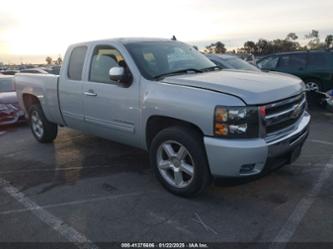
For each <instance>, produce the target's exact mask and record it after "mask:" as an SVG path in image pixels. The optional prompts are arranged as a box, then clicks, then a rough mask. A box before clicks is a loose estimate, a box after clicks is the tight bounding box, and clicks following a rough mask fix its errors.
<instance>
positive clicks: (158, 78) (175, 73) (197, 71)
mask: <svg viewBox="0 0 333 249" xmlns="http://www.w3.org/2000/svg"><path fill="white" fill-rule="evenodd" d="M188 72H195V73H202V72H203V70H201V69H196V68H186V69H182V70H178V71H174V72H169V73H162V74H159V75H156V76H154V79H155V80H160V79H162V78H164V77H167V76H172V75H177V74H184V73H188Z"/></svg>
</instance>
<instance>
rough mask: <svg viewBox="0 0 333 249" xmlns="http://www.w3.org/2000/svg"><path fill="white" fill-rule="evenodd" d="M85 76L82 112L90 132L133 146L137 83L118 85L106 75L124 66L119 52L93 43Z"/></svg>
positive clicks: (124, 62)
mask: <svg viewBox="0 0 333 249" xmlns="http://www.w3.org/2000/svg"><path fill="white" fill-rule="evenodd" d="M90 58H91V59H90V60H91V61H90V68H89V70H88V71H89V73H88V78H87V80H86V81H85V82H84V84H83V92H84V94H83V96H84V97H83V98H84V101H83V102H84V111H85V121H86V125H87V129H88V131H89V132H90V133H92V134H95V135H97V136H101V137H105V138H108V139H111V140H114V141H119V142H122V143H127V144H131V145H135V143H136V141H138V139H137V138H136V136H137V133H136V129H137V127H138V124H139V101H138V100H139V88H138V86H139V82H137V79H135V78H134V79H133V80H132V82H131V84H130V85H126V86H124V85H121V84H119V83H118V82H114V81H112V80H111V79H110V77H109V70H110V69H111V68H112V67H125V68H126V67H127V63H126V61H125V59H124V57H123V56H122V54H121V53H120V52H119V50H118V49H116V48H115V47H113V46H110V45H97V46H95V47H94V49H93V50H92V55H91V56H90ZM128 71H129V70H128Z"/></svg>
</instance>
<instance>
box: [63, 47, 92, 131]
mask: <svg viewBox="0 0 333 249" xmlns="http://www.w3.org/2000/svg"><path fill="white" fill-rule="evenodd" d="M87 50H88V48H87V46H77V47H73V48H72V49H70V50H69V51H68V53H70V57H69V59H68V60H67V61H65V64H64V65H63V69H64V71H63V72H62V73H61V75H60V80H59V102H60V109H61V111H62V115H63V117H64V120H65V122H66V125H67V126H69V127H71V128H75V129H79V130H85V126H84V109H83V95H82V91H83V83H82V75H83V71H84V70H83V69H84V64H85V60H86V54H87Z"/></svg>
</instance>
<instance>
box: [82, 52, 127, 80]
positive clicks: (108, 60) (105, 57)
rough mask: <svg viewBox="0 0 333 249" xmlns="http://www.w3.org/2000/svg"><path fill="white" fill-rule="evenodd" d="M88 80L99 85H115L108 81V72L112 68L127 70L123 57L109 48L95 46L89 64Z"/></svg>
mask: <svg viewBox="0 0 333 249" xmlns="http://www.w3.org/2000/svg"><path fill="white" fill-rule="evenodd" d="M90 65H91V66H90V74H89V80H90V81H94V82H101V83H115V82H113V81H112V80H111V79H110V76H109V71H110V69H111V68H113V67H124V68H125V70H126V69H127V65H126V63H125V60H124V57H123V56H122V55H121V54H120V52H119V51H118V50H117V49H115V48H113V47H110V46H97V47H96V48H95V50H94V54H93V56H92V59H91V64H90Z"/></svg>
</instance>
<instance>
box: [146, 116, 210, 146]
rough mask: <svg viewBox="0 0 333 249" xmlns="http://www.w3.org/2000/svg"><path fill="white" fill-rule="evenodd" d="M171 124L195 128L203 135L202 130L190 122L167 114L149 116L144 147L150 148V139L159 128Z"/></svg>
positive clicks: (161, 128) (164, 127) (170, 125)
mask: <svg viewBox="0 0 333 249" xmlns="http://www.w3.org/2000/svg"><path fill="white" fill-rule="evenodd" d="M173 126H179V127H184V128H188V129H192V130H195V131H196V132H198V133H199V134H200V135H201V137H203V135H204V133H203V131H202V130H201V129H200V128H199V127H198V126H197V125H195V124H193V123H191V122H188V121H185V120H182V119H177V118H172V117H168V116H160V115H154V116H151V117H149V118H148V120H147V123H146V129H145V134H146V136H145V137H146V148H147V149H149V148H150V145H151V142H152V140H153V139H154V137H155V136H156V135H157V134H158V133H159V132H160V131H161V130H163V129H166V128H168V127H173Z"/></svg>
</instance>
